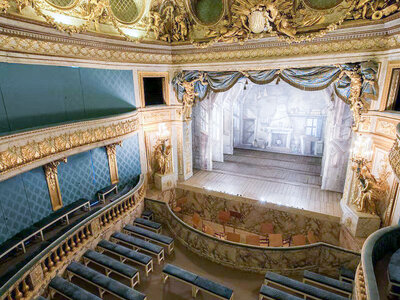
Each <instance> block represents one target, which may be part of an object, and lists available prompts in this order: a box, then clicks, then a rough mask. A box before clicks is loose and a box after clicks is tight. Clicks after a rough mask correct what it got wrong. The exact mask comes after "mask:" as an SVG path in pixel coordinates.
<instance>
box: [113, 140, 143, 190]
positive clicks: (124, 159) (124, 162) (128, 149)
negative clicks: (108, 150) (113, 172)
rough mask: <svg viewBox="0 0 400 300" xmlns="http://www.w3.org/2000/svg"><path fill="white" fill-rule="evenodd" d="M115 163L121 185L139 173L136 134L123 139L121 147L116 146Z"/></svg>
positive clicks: (138, 151)
mask: <svg viewBox="0 0 400 300" xmlns="http://www.w3.org/2000/svg"><path fill="white" fill-rule="evenodd" d="M117 164H118V176H119V184H120V185H121V186H124V185H126V184H127V183H128V182H130V181H131V180H132V179H134V178H136V176H138V175H139V174H140V173H141V167H140V149H139V139H138V134H135V135H134V136H133V137H130V138H128V139H126V140H124V141H123V143H122V147H117Z"/></svg>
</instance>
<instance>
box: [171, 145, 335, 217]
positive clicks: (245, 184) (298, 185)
mask: <svg viewBox="0 0 400 300" xmlns="http://www.w3.org/2000/svg"><path fill="white" fill-rule="evenodd" d="M320 171H321V158H319V157H309V156H297V155H290V154H281V153H270V152H263V151H254V150H244V149H235V153H234V155H225V157H224V162H223V163H221V162H213V170H212V171H203V170H195V171H194V175H193V177H191V178H190V179H188V180H187V181H185V182H180V183H179V184H178V188H180V189H184V190H191V191H195V192H200V191H202V193H209V194H210V195H214V196H218V197H224V196H225V197H228V198H230V199H232V198H235V199H236V200H238V199H241V201H246V202H248V201H250V202H254V201H255V202H262V203H263V204H265V205H269V206H271V208H274V209H278V210H282V211H291V212H295V213H299V214H306V215H308V216H311V215H312V216H314V217H317V218H324V217H328V218H329V219H331V220H332V219H334V220H336V221H339V219H340V216H341V209H340V199H341V197H342V194H341V193H337V192H331V191H324V190H321V177H320V175H319V174H320Z"/></svg>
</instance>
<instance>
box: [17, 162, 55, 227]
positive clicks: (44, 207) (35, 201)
mask: <svg viewBox="0 0 400 300" xmlns="http://www.w3.org/2000/svg"><path fill="white" fill-rule="evenodd" d="M22 180H23V183H24V188H25V193H26V198H27V200H28V203H29V210H30V214H31V218H32V222H33V223H35V222H37V221H39V220H41V219H43V218H45V217H47V216H48V215H49V214H51V213H52V212H53V208H52V206H51V201H50V195H49V189H48V187H47V182H46V177H45V175H44V171H43V168H42V167H40V168H36V169H33V170H31V171H29V172H26V173H23V174H22Z"/></svg>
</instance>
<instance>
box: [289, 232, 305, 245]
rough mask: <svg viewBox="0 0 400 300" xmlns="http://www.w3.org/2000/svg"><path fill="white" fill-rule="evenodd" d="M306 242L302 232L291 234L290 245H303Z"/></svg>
mask: <svg viewBox="0 0 400 300" xmlns="http://www.w3.org/2000/svg"><path fill="white" fill-rule="evenodd" d="M305 244H307V242H306V237H305V236H304V235H303V234H297V235H294V236H292V239H291V243H290V246H303V245H305Z"/></svg>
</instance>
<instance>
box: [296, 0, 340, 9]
mask: <svg viewBox="0 0 400 300" xmlns="http://www.w3.org/2000/svg"><path fill="white" fill-rule="evenodd" d="M303 1H304V4H305V5H307V6H308V7H310V8H313V9H331V8H334V7H336V6H338V5H339V4H341V3H342V2H343V1H344V0H303Z"/></svg>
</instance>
